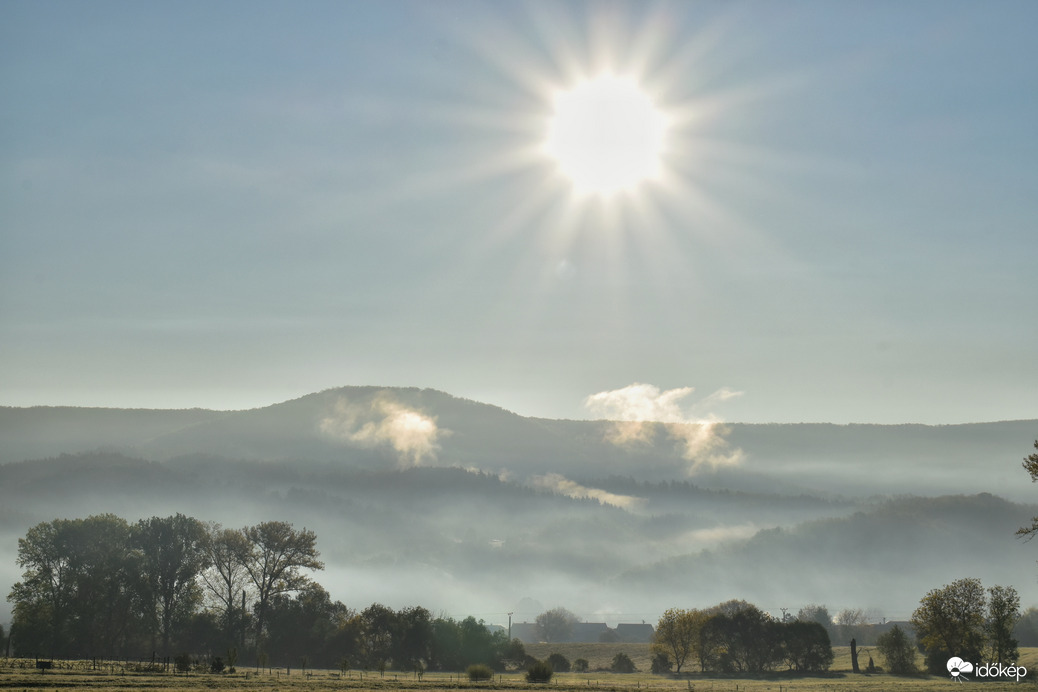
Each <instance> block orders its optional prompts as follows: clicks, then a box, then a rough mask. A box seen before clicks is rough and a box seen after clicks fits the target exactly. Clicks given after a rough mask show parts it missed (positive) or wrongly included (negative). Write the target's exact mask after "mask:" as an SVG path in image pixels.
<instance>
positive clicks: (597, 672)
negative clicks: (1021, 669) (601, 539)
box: [0, 644, 1038, 692]
mask: <svg viewBox="0 0 1038 692" xmlns="http://www.w3.org/2000/svg"><path fill="white" fill-rule="evenodd" d="M527 650H528V652H529V653H531V654H532V655H534V656H538V657H545V656H547V655H548V654H550V653H553V652H557V653H561V654H562V655H563V656H566V657H567V658H569V659H570V660H571V661H572V660H574V659H576V658H586V659H587V660H588V663H589V668H590V670H589V672H587V673H561V674H556V675H555V677H554V678H553V680H552V682H551V683H550V684H549V685H537V684H529V683H527V682H526V681H525V680H524V679H523V674H522V673H521V672H510V673H503V674H501V675H498V676H495V677H494V679H493V680H491V681H486V682H479V683H470V682H469V681H468V679H467V678H466V677H465V676H464V675H463V674H462V675H460V676H459V674H457V673H454V674H449V673H426V674H424V675H423V676H422V678H421V679H420V680H419V679H417V678H416V676H415V675H414V674H413V673H397V672H386V673H385V675H384V676H380V675H379V674H378V673H377V672H364V671H346V672H345V673H341V672H339V671H330V670H315V671H305V672H304V671H302V670H299V669H292V670H286V669H284V668H282V669H273V670H263V671H260V672H257V671H256V670H255V669H251V670H250V669H245V668H239V670H238V672H236V673H234V674H220V675H213V674H199V673H190V674H184V673H173V672H147V671H141V670H139V666H138V665H137V664H136V662H132V661H131V662H125V661H120V662H110V663H106V664H105V665H104V666H102V667H101V668H100V669H96V668H95V666H93V665H92V664H91V662H89V661H56V662H55V668H54V669H52V670H48V671H44V672H41V671H39V670H37V669H36V668H35V661H33V660H27V659H0V689H20V690H30V689H33V690H66V689H85V690H96V691H97V692H109V691H114V690H149V691H153V692H166V691H169V692H195V691H199V692H200V691H202V690H272V691H274V690H286V691H292V690H299V691H302V690H307V691H310V692H323V691H325V690H329V691H331V690H402V691H411V690H414V691H418V690H472V691H474V692H475V691H478V690H530V689H534V690H535V689H543V688H545V687H548V688H551V689H553V690H572V691H573V692H576V691H578V690H589V689H593V690H663V691H666V690H673V691H675V692H677V691H678V690H685V691H694V692H706V691H708V690H709V691H710V692H796V691H798V690H802V691H806V692H837V691H842V690H846V691H848V692H851V691H858V690H873V691H877V692H878V691H880V690H896V691H904V692H911V691H913V690H947V689H951V688H952V686H953V685H956V687H957V684H956V683H955V682H954V681H953V680H951V679H950V677H945V676H920V677H896V676H892V675H887V674H884V673H877V674H872V675H867V674H853V673H851V672H850V669H851V663H850V649H849V648H848V647H834V652H835V653H836V660H835V662H834V664H833V667H832V670H831V671H830V672H829V673H828V674H827V675H823V676H812V677H791V676H789V675H788V674H783V673H776V674H774V675H771V676H768V677H764V678H757V679H737V678H724V677H703V676H700V675H698V674H695V673H693V674H691V675H687V676H686V675H682V676H663V675H652V674H650V673H648V672H644V671H647V670H648V668H649V659H650V653H649V647H648V645H647V644H536V645H530V646H529V647H527ZM619 651H623V652H624V653H626V654H627V655H628V656H630V657H631V659H632V660H633V661H634V662H635V665H636V666H637V667H638V670H639V672H636V673H631V674H617V673H611V672H609V671H608V670H605V669H606V668H607V667H608V665H609V663H610V662H611V661H612V657H613V656H614V655H615V654H616V653H617V652H619ZM1021 654H1022V655H1021V659H1020V664H1021V665H1023V666H1026V667H1027V668H1028V669H1029V670H1034V671H1038V648H1029V649H1023V650H1022V651H1021ZM877 658H878V657H877ZM861 660H862V662H863V663H867V662H868V651H867V650H866V651H865V653H864V655H863V656H862V659H861ZM877 664H879V662H878V661H877ZM1035 677H1036V676H1035V675H1032V676H1030V679H1029V680H1027V681H1021V682H1020V683H1017V682H1015V681H1005V682H999V681H991V682H988V681H984V682H979V681H978V680H977V679H976V678H975V677H971V680H970V681H969V683H967V684H982V685H983V686H984V689H985V690H990V691H992V692H994V691H996V690H1010V689H1012V690H1019V689H1020V688H1021V686H1024V687H1034V686H1036V685H1035ZM967 689H968V688H967Z"/></svg>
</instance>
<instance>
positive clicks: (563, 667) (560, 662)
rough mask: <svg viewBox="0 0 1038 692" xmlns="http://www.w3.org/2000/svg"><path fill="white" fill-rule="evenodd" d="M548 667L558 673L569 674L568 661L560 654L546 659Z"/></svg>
mask: <svg viewBox="0 0 1038 692" xmlns="http://www.w3.org/2000/svg"><path fill="white" fill-rule="evenodd" d="M548 665H550V666H551V668H552V670H554V671H556V672H558V673H568V672H569V659H568V658H566V657H565V656H563V655H562V654H552V655H551V656H549V657H548Z"/></svg>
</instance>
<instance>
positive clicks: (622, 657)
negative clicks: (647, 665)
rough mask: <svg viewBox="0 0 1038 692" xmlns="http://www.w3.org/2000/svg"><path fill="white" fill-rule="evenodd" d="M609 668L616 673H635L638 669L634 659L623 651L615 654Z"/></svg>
mask: <svg viewBox="0 0 1038 692" xmlns="http://www.w3.org/2000/svg"><path fill="white" fill-rule="evenodd" d="M609 670H611V671H613V672H614V673H633V672H634V671H635V670H637V669H636V668H635V667H634V661H632V660H631V657H630V656H628V655H627V654H625V653H624V652H623V651H621V652H620V653H618V654H617V655H616V656H613V664H612V665H611V666H609Z"/></svg>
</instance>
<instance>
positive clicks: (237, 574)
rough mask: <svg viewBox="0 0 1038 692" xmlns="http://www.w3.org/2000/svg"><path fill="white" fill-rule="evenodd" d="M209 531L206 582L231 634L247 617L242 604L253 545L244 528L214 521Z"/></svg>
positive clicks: (204, 579) (227, 631) (203, 579)
mask: <svg viewBox="0 0 1038 692" xmlns="http://www.w3.org/2000/svg"><path fill="white" fill-rule="evenodd" d="M208 532H209V541H208V543H207V546H206V547H207V549H208V553H209V554H208V558H209V568H208V569H207V570H205V571H204V572H202V583H203V584H205V588H206V591H207V592H208V593H209V595H210V596H211V597H212V598H213V600H215V601H216V604H217V605H218V606H219V608H220V610H222V611H223V627H224V634H226V635H227V637H228V638H230V637H232V636H233V634H234V632H235V631H236V628H235V625H236V623H237V622H238V620H240V619H241V618H243V617H244V614H240V613H239V608H241V607H242V606H241V602H242V601H244V598H243V596H244V594H245V590H246V585H247V583H248V578H249V575H248V572H246V570H245V563H246V562H247V561H248V559H249V554H250V552H251V549H250V548H251V547H250V545H249V540H248V539H247V538H246V537H245V533H244V531H242V530H238V529H225V528H222V527H221V526H220V525H219V524H210V525H209V526H208Z"/></svg>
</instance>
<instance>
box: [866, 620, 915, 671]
mask: <svg viewBox="0 0 1038 692" xmlns="http://www.w3.org/2000/svg"><path fill="white" fill-rule="evenodd" d="M876 648H877V649H879V653H880V655H881V656H883V660H885V661H886V664H887V670H888V671H890V672H891V673H894V674H895V675H911V674H912V673H914V672H916V667H915V651H916V648H915V646H914V645H913V644H912V641H911V640H910V639H909V638H908V635H907V634H905V631H904V630H902V629H901V628H900V627H898V626H897V625H894V626H893V627H891V628H890V629H889V630H887V631H886V632H884V633H883V634H881V635H879V638H877V639H876Z"/></svg>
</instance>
